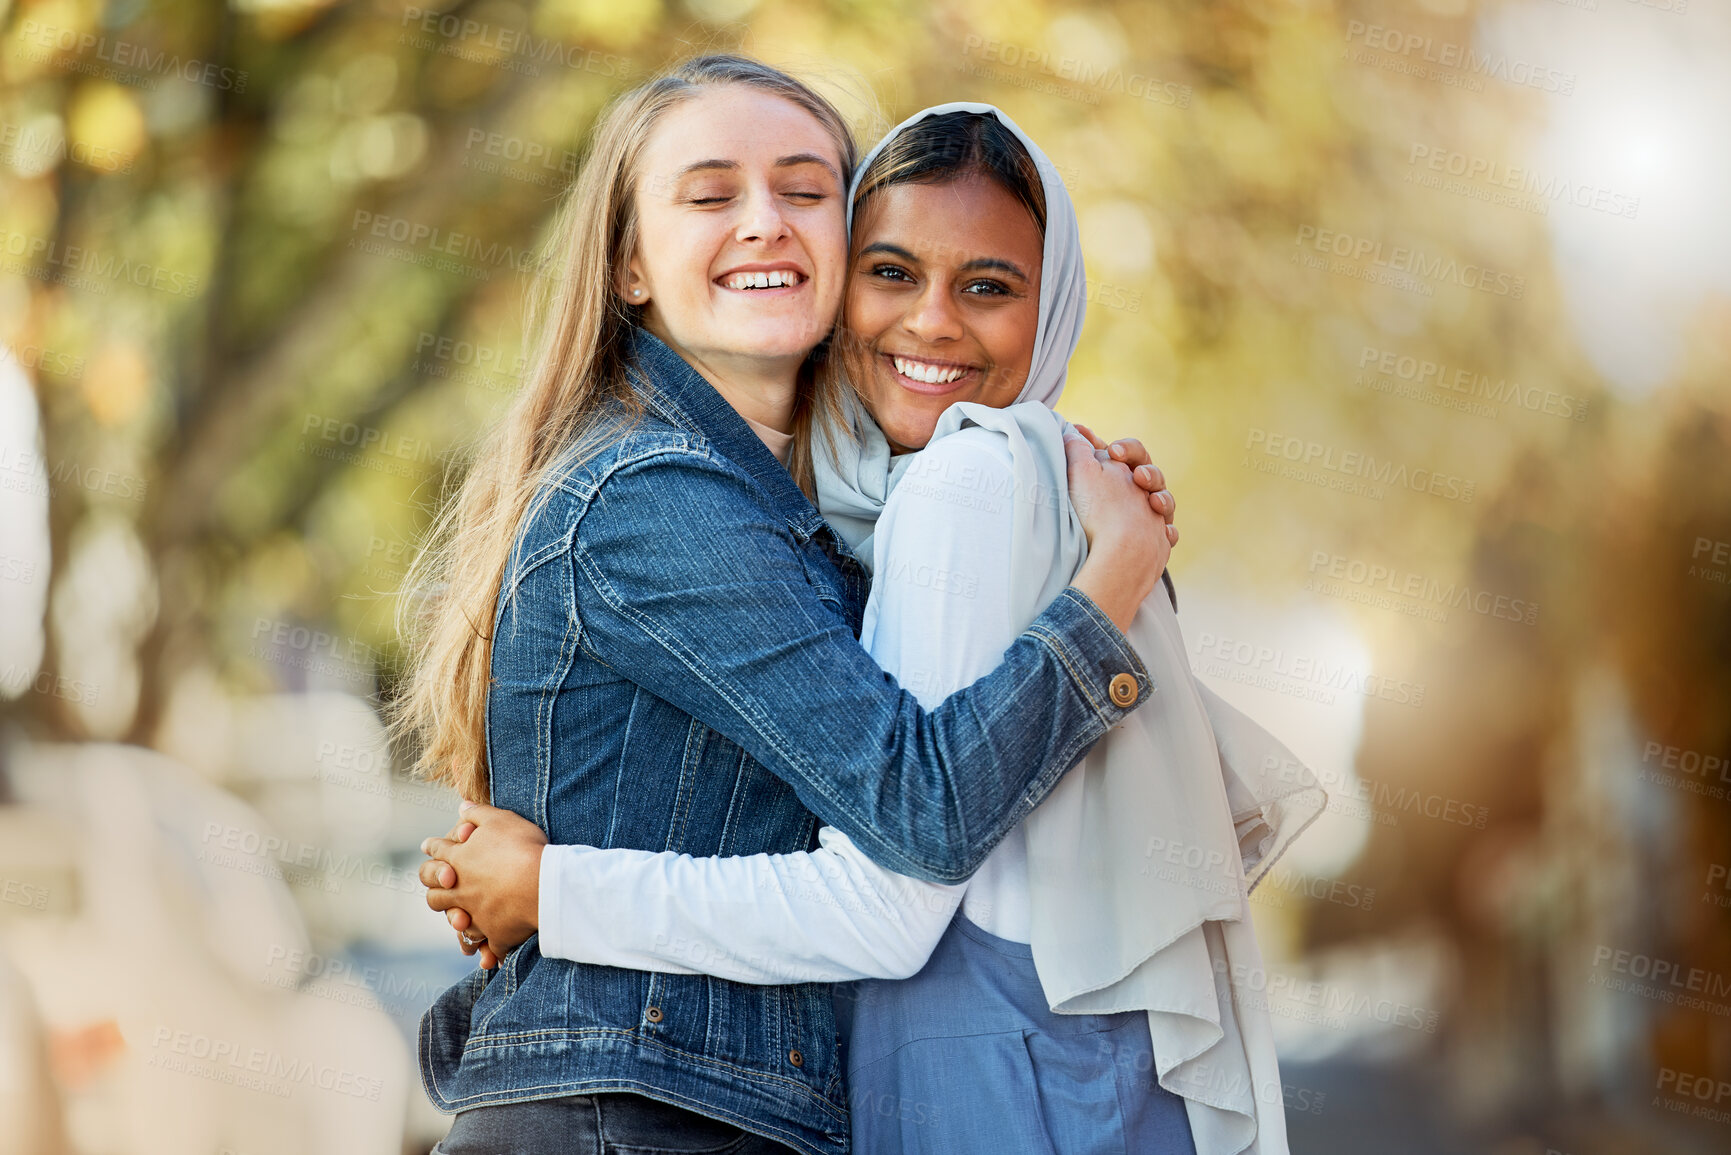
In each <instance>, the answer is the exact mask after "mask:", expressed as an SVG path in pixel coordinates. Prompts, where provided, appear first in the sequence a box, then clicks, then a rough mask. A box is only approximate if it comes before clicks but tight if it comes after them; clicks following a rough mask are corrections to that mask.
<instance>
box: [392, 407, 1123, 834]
mask: <svg viewBox="0 0 1731 1155" xmlns="http://www.w3.org/2000/svg"><path fill="white" fill-rule="evenodd" d="M1064 460H1065V461H1066V462H1067V463H1068V464H1069V467H1070V471H1071V472H1072V473H1073V472H1075V471H1076V470H1077V469H1079V468H1081V467H1082V466H1083V465H1085V464H1087V463H1090V462H1092V461H1093V460H1094V447H1093V445H1092V444H1091V443H1090V442H1089V441H1087V440H1086V439H1084V438H1081V437H1066V438H1065V439H1064ZM422 849H423V850H424V849H426V848H425V847H422Z"/></svg>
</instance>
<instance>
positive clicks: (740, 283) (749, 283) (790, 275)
mask: <svg viewBox="0 0 1731 1155" xmlns="http://www.w3.org/2000/svg"><path fill="white" fill-rule="evenodd" d="M797 284H799V274H798V273H796V272H794V271H793V270H792V269H771V270H770V271H769V272H767V273H735V274H733V275H732V276H731V277H729V278H727V287H728V288H730V289H779V288H781V287H783V286H784V285H797Z"/></svg>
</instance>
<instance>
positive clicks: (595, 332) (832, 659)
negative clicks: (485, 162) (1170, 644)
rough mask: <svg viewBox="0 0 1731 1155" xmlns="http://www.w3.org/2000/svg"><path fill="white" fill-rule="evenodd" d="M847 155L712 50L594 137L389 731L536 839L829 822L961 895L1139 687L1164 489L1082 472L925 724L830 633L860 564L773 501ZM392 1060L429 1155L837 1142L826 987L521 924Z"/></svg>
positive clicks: (854, 613)
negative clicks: (552, 272)
mask: <svg viewBox="0 0 1731 1155" xmlns="http://www.w3.org/2000/svg"><path fill="white" fill-rule="evenodd" d="M853 163H854V154H853V146H852V143H851V140H850V139H849V136H848V133H847V130H846V128H845V126H844V125H843V122H842V121H841V119H840V118H839V117H838V116H837V115H836V114H835V112H834V110H833V109H832V108H831V107H830V106H829V105H828V104H827V103H826V102H824V101H823V100H822V99H821V98H820V97H818V96H817V95H815V94H814V93H813V92H812V91H811V90H810V89H809V88H807V87H806V86H804V85H802V84H800V83H798V82H797V81H794V80H792V79H791V78H789V77H787V76H786V75H784V74H782V73H780V72H777V71H775V70H773V69H770V68H767V67H765V66H763V65H761V64H757V63H755V62H752V61H749V60H744V59H741V58H736V57H708V58H702V59H699V60H696V61H693V62H691V63H689V64H687V65H685V66H683V67H682V68H680V69H678V70H677V71H675V72H674V73H672V74H670V75H668V76H666V77H662V78H659V79H657V80H655V81H652V82H650V83H649V84H646V85H644V86H643V87H642V88H640V89H637V90H635V91H633V92H631V93H628V94H626V95H625V96H624V97H622V98H621V99H620V100H619V101H617V102H616V103H615V104H614V105H613V106H612V107H611V108H610V109H609V111H608V112H607V113H606V114H605V115H604V117H603V118H602V121H601V123H600V125H599V126H598V128H597V130H596V133H595V139H594V146H593V149H592V152H591V155H590V157H589V159H588V161H587V163H586V165H585V167H584V170H583V171H582V173H581V174H580V175H579V178H578V181H577V183H576V185H575V186H574V188H573V191H572V193H571V195H570V198H569V200H568V202H567V204H566V205H565V207H564V210H563V215H562V218H561V223H560V228H559V231H558V234H557V236H558V240H557V242H556V248H555V259H556V260H557V261H558V262H559V263H560V265H559V268H558V270H557V272H558V274H559V275H558V277H557V285H558V288H557V291H556V295H555V297H554V299H553V301H552V304H551V307H550V309H549V310H548V312H547V314H546V316H545V319H544V320H543V321H542V323H541V324H540V326H539V338H540V341H541V345H540V348H539V352H538V354H537V356H536V359H535V361H534V368H533V370H532V372H531V375H530V378H529V382H528V385H527V386H526V388H525V390H524V392H523V395H522V396H521V397H520V398H519V399H518V401H517V402H516V404H515V405H514V407H513V409H512V411H511V413H510V414H509V415H508V417H507V418H506V420H505V422H504V424H503V425H502V426H501V428H500V429H499V431H498V432H497V433H496V434H495V435H494V438H493V440H492V442H491V443H490V444H489V445H488V446H486V447H485V448H484V450H483V452H482V453H481V454H480V455H479V457H478V462H477V465H476V468H475V470H474V472H473V473H472V474H471V476H470V477H469V478H468V479H467V480H466V482H465V484H464V488H463V491H462V493H461V495H460V497H459V499H458V502H457V504H456V506H455V509H454V511H453V513H452V514H451V517H450V523H449V526H448V530H449V533H448V537H447V539H446V540H447V544H445V545H444V546H443V547H441V549H440V550H439V551H437V552H435V553H433V554H432V555H430V558H429V563H428V565H427V567H426V571H427V572H426V575H425V578H424V581H425V584H426V585H427V586H428V587H429V588H439V589H442V591H443V592H442V593H441V595H440V596H439V597H438V598H437V599H436V600H434V601H433V602H432V603H431V604H430V605H429V606H428V607H427V609H426V610H425V611H424V614H425V616H426V620H427V621H428V622H429V626H428V633H427V635H426V640H425V642H424V644H423V646H422V648H421V649H420V651H419V652H418V664H417V667H416V669H415V671H414V675H413V679H412V682H411V686H410V692H409V694H408V695H407V697H406V700H405V703H404V707H403V714H404V725H405V727H406V728H407V729H409V730H411V731H413V732H415V733H417V734H418V735H419V738H420V740H421V742H422V744H423V745H422V748H423V755H422V759H421V766H422V767H423V769H424V770H426V771H427V772H429V773H432V774H434V775H440V776H445V777H447V778H448V779H449V780H451V781H452V782H453V783H454V784H455V785H456V786H457V787H458V789H459V790H460V791H461V792H462V793H463V794H464V796H465V797H467V798H471V799H480V798H482V797H490V799H491V801H492V803H493V805H494V806H497V807H501V808H504V809H506V810H510V811H514V812H515V813H517V814H519V815H521V816H522V817H523V818H524V819H526V820H528V822H530V823H533V824H534V826H535V827H536V828H537V829H538V830H539V831H540V832H542V834H543V836H544V837H546V838H550V839H551V840H552V841H553V842H555V843H563V844H587V845H592V846H613V847H631V848H638V849H645V850H668V851H674V852H682V853H688V854H694V855H740V854H756V853H787V852H794V851H801V850H809V849H812V848H814V847H815V846H816V845H817V843H816V833H817V830H818V827H819V825H820V824H827V825H828V826H830V827H832V828H834V829H836V830H838V831H841V832H843V833H845V834H846V835H847V836H848V837H850V838H851V839H853V840H854V841H855V842H856V843H857V844H858V845H859V846H860V847H861V848H863V849H864V850H866V851H867V852H868V853H870V854H871V855H872V856H873V857H874V859H876V860H877V861H879V862H881V863H883V864H885V865H886V866H889V867H891V868H893V869H895V870H897V871H900V872H902V873H904V874H906V875H909V876H911V877H915V878H921V879H926V880H930V881H934V882H956V881H959V880H961V879H964V878H966V877H968V876H969V875H970V874H972V873H973V872H974V870H975V869H976V868H977V867H978V866H979V864H980V863H981V862H982V861H983V860H984V858H985V857H986V856H987V855H988V854H989V853H990V851H991V850H992V848H993V847H994V846H995V845H996V844H997V843H998V842H999V841H1000V840H1001V839H1002V838H1003V837H1004V836H1005V835H1006V834H1008V833H1009V832H1010V831H1012V830H1014V829H1015V828H1016V826H1017V825H1018V824H1019V823H1020V822H1021V820H1022V819H1023V818H1024V817H1025V816H1026V815H1027V813H1028V812H1029V810H1030V809H1032V808H1033V807H1034V806H1035V805H1037V804H1038V803H1039V801H1040V799H1041V798H1043V797H1044V796H1045V794H1046V793H1047V792H1048V791H1049V790H1050V789H1051V788H1052V787H1053V786H1054V784H1055V783H1056V782H1057V781H1058V779H1059V778H1060V777H1061V776H1062V775H1063V773H1064V771H1065V770H1067V769H1068V768H1069V767H1070V766H1071V765H1073V764H1074V763H1075V762H1076V761H1077V760H1078V759H1079V758H1080V757H1081V756H1082V755H1083V754H1084V753H1085V752H1086V751H1087V749H1088V748H1089V747H1090V746H1091V745H1092V744H1093V743H1094V742H1095V741H1096V740H1098V739H1099V738H1100V737H1101V736H1102V735H1103V734H1104V733H1105V732H1106V731H1107V730H1109V729H1110V728H1111V727H1112V726H1114V725H1116V724H1117V723H1118V722H1119V721H1121V720H1122V719H1123V718H1124V717H1125V716H1126V715H1127V713H1128V712H1129V711H1130V710H1132V709H1134V708H1135V707H1136V705H1137V704H1138V703H1140V702H1141V701H1143V700H1144V699H1145V698H1146V696H1147V694H1148V692H1149V687H1148V684H1147V677H1146V671H1145V669H1144V668H1143V666H1142V664H1141V662H1140V660H1139V659H1138V658H1137V656H1136V654H1135V652H1134V650H1133V649H1132V648H1131V647H1130V645H1129V644H1128V642H1127V640H1126V639H1125V637H1124V635H1123V633H1122V627H1124V626H1126V625H1128V623H1129V622H1130V620H1131V618H1132V617H1133V616H1134V614H1135V613H1136V609H1137V607H1138V606H1139V605H1140V604H1141V602H1142V600H1143V599H1144V598H1145V597H1146V596H1147V594H1148V593H1149V592H1150V590H1151V589H1152V588H1153V586H1154V585H1155V583H1156V582H1157V581H1158V578H1159V575H1160V574H1161V572H1162V571H1163V570H1164V568H1165V563H1166V558H1167V554H1168V551H1169V549H1170V542H1171V536H1170V534H1171V533H1172V531H1171V529H1170V526H1169V525H1168V523H1167V520H1166V518H1167V517H1168V516H1169V515H1170V512H1171V499H1170V495H1169V494H1165V493H1164V492H1163V491H1162V492H1158V493H1155V494H1154V495H1152V497H1151V496H1150V495H1149V494H1147V493H1144V492H1143V490H1142V489H1140V488H1138V485H1137V479H1135V478H1133V476H1132V472H1131V470H1130V469H1129V468H1127V467H1126V466H1125V465H1123V464H1119V463H1117V462H1113V461H1110V460H1101V459H1100V457H1097V456H1096V455H1095V454H1094V453H1093V452H1091V451H1086V450H1085V448H1084V449H1079V450H1075V451H1073V452H1072V454H1071V459H1070V468H1069V484H1070V486H1071V487H1072V491H1073V494H1074V496H1075V500H1076V502H1077V504H1078V506H1080V507H1082V508H1085V509H1086V510H1087V511H1088V517H1087V532H1088V534H1089V536H1090V542H1091V553H1090V556H1089V559H1088V562H1087V564H1086V565H1085V566H1084V567H1083V568H1082V569H1081V570H1080V571H1078V572H1077V573H1076V575H1075V580H1074V581H1073V582H1071V583H1070V584H1069V585H1068V586H1067V587H1066V588H1065V589H1064V590H1063V592H1062V593H1060V594H1059V595H1058V596H1057V597H1056V598H1055V599H1054V600H1053V602H1052V604H1051V606H1050V607H1048V608H1047V610H1046V611H1045V612H1043V613H1041V614H1040V615H1039V616H1038V618H1037V619H1036V620H1034V621H1033V622H1032V624H1031V625H1030V626H1029V628H1028V629H1027V630H1025V631H1023V632H1022V633H1021V634H1020V636H1019V637H1018V638H1017V639H1016V640H1015V641H1014V643H1013V644H1012V645H1011V646H1010V647H1009V648H1008V649H1007V650H1006V651H1005V653H1004V655H1003V660H1002V662H1001V663H1000V664H999V665H998V667H997V668H996V669H995V670H994V671H993V672H992V673H990V674H988V675H987V676H985V677H983V678H981V679H980V680H978V681H977V682H975V683H974V684H973V685H971V686H969V687H968V688H967V689H965V690H962V691H960V692H958V693H956V694H954V695H952V696H951V697H950V698H948V699H947V700H946V701H945V702H944V703H943V704H942V705H940V706H937V707H935V708H932V709H929V710H928V709H926V708H923V707H922V706H921V704H920V701H919V700H918V699H917V698H916V697H915V695H913V694H911V693H909V692H907V691H905V690H903V689H902V688H900V687H898V686H897V685H896V683H895V682H894V680H893V679H891V678H889V677H888V676H887V675H885V674H884V672H883V671H882V670H881V669H880V668H879V667H878V666H877V664H876V663H874V662H873V661H872V659H871V658H870V656H869V655H868V654H867V653H866V651H865V650H864V649H863V648H862V647H861V646H860V645H859V643H858V642H857V640H856V638H855V635H856V633H857V630H858V627H859V624H860V620H861V614H862V613H863V609H864V604H865V598H866V592H867V589H866V579H865V575H864V574H863V572H862V571H861V569H860V568H859V566H858V565H857V564H856V563H855V562H854V561H853V560H852V558H851V556H850V554H849V551H848V548H847V546H846V544H845V543H844V542H843V541H842V540H841V539H840V538H839V537H838V536H837V535H836V534H835V533H834V531H833V530H831V529H830V528H829V527H828V526H827V525H826V524H825V523H824V521H823V519H822V518H821V517H820V516H819V514H818V512H817V510H816V509H815V507H813V506H812V504H811V502H810V501H809V500H808V498H807V497H806V494H805V493H804V492H802V489H801V487H800V485H799V484H798V483H797V482H796V478H798V479H802V480H808V481H809V478H810V477H811V460H810V456H809V455H810V444H811V443H810V439H809V438H808V437H805V436H802V434H803V432H804V431H805V430H806V429H808V428H809V426H810V424H811V422H812V420H813V417H814V414H815V413H817V412H818V411H819V410H820V409H821V408H822V406H823V404H824V398H823V396H822V393H821V391H820V390H819V389H818V388H817V387H816V382H817V381H818V380H819V378H820V376H821V375H818V374H815V373H814V372H813V370H814V360H815V358H814V351H815V350H817V349H818V347H819V345H820V343H821V342H822V341H823V339H824V338H825V336H826V335H827V334H828V332H829V330H830V328H831V326H832V324H833V322H834V319H835V314H836V310H837V308H838V305H839V302H840V296H841V289H842V283H843V280H844V278H845V275H846V267H847V266H846V261H847V254H846V221H845V215H846V214H845V196H844V193H845V181H846V174H848V173H850V172H851V170H852V167H853ZM784 462H785V464H784ZM1143 480H1145V481H1147V482H1148V483H1150V484H1152V483H1153V481H1154V480H1156V479H1155V478H1153V477H1151V476H1149V475H1148V474H1146V473H1144V477H1143ZM496 933H498V934H499V935H500V938H501V942H503V941H504V940H505V939H506V938H507V937H508V936H510V935H511V931H510V930H509V929H507V928H500V929H499V930H498V931H497V932H496ZM516 937H517V938H520V937H522V936H516ZM512 941H513V943H515V938H513V939H512ZM502 949H503V948H502V947H501V950H502ZM419 1049H420V1060H421V1068H422V1074H423V1079H424V1082H425V1085H426V1089H427V1093H428V1095H429V1096H430V1097H431V1098H432V1100H433V1102H434V1103H435V1105H437V1106H439V1107H440V1108H441V1109H444V1110H447V1111H455V1112H458V1116H457V1120H456V1122H455V1124H454V1125H453V1127H452V1130H451V1134H450V1135H449V1136H448V1137H447V1138H446V1139H445V1140H444V1141H442V1142H441V1144H440V1148H439V1150H441V1151H444V1152H449V1153H450V1155H466V1153H471V1152H480V1151H487V1152H503V1151H510V1152H540V1151H554V1150H558V1151H565V1150H570V1149H594V1150H606V1151H621V1152H623V1151H632V1150H656V1151H729V1152H737V1153H740V1155H745V1153H747V1152H760V1151H772V1150H783V1149H793V1150H797V1151H801V1152H807V1153H810V1155H840V1153H841V1152H844V1151H846V1149H847V1145H848V1134H847V1106H846V1095H845V1090H844V1083H843V1073H842V1069H841V1064H840V1059H839V1052H838V1041H837V1034H836V1028H835V1023H834V1019H833V1013H832V1004H831V1000H830V993H829V988H828V986H827V985H825V984H822V983H809V982H797V983H789V984H787V985H781V986H766V985H753V984H744V983H735V982H729V981H724V980H719V979H715V978H711V977H707V976H701V975H671V974H652V973H648V972H643V971H631V970H623V969H619V968H614V967H608V966H596V965H587V964H579V963H575V962H571V961H569V960H564V959H556V958H550V957H544V956H543V955H542V954H541V953H540V952H539V951H538V949H537V947H536V942H535V939H534V938H533V936H530V937H528V938H527V940H526V941H523V942H522V943H521V945H514V948H513V949H511V950H510V951H509V952H508V953H504V957H503V958H502V960H501V962H500V964H499V965H498V966H497V967H496V968H493V969H488V970H480V971H477V972H476V973H475V974H474V975H472V976H470V977H469V978H468V979H466V980H464V981H463V982H461V983H459V984H457V985H456V986H454V987H453V988H451V989H450V990H449V991H447V992H445V993H444V994H443V995H442V996H441V997H440V998H439V999H438V1000H437V1001H436V1002H435V1004H434V1005H433V1007H432V1008H431V1009H430V1010H429V1011H428V1013H427V1015H426V1016H425V1017H424V1018H423V1020H422V1024H421V1033H420V1044H419ZM585 1145H587V1148H585Z"/></svg>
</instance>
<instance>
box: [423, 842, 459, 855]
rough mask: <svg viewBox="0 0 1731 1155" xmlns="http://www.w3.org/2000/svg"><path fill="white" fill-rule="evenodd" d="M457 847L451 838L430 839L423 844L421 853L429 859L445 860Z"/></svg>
mask: <svg viewBox="0 0 1731 1155" xmlns="http://www.w3.org/2000/svg"><path fill="white" fill-rule="evenodd" d="M457 845H458V843H455V842H453V841H451V840H450V839H449V838H428V839H425V840H423V841H422V843H421V853H422V854H424V855H426V856H427V857H428V858H443V857H445V856H446V855H447V854H449V853H451V849H452V848H453V847H455V846H457Z"/></svg>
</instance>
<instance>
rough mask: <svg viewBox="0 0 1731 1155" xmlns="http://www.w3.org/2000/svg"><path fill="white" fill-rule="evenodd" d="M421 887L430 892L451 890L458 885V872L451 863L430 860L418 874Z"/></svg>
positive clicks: (422, 866) (422, 864) (423, 864)
mask: <svg viewBox="0 0 1731 1155" xmlns="http://www.w3.org/2000/svg"><path fill="white" fill-rule="evenodd" d="M418 873H419V875H420V879H421V885H422V886H424V887H426V888H427V889H428V890H449V889H451V888H452V887H454V886H456V885H457V871H456V868H454V867H453V866H452V865H451V864H450V863H448V862H440V861H439V860H438V859H436V858H429V859H427V861H425V862H423V863H421V869H420V871H419V872H418Z"/></svg>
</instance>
